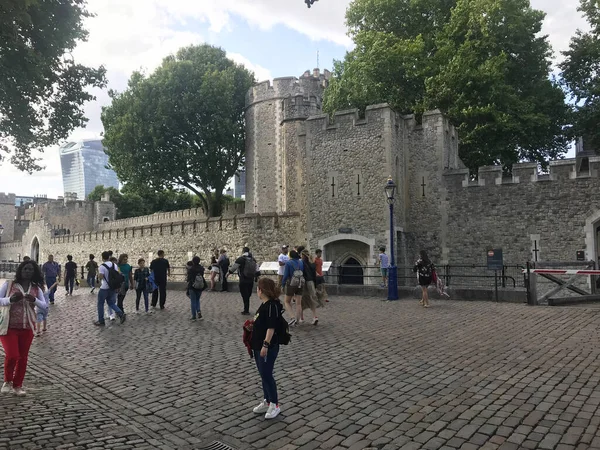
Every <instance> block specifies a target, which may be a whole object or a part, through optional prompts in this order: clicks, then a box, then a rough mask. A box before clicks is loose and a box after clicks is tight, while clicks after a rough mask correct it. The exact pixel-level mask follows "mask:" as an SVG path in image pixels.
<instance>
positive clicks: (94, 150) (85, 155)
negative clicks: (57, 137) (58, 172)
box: [60, 140, 119, 200]
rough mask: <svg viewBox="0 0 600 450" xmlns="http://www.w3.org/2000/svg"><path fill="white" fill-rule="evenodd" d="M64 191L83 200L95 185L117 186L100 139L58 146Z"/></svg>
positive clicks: (116, 180)
mask: <svg viewBox="0 0 600 450" xmlns="http://www.w3.org/2000/svg"><path fill="white" fill-rule="evenodd" d="M60 165H61V167H62V177H63V187H64V192H65V193H71V194H77V199H78V200H85V199H87V196H88V194H89V193H90V192H92V191H93V190H94V188H95V187H96V186H99V185H102V186H104V187H114V188H117V189H118V188H119V180H118V179H117V174H116V173H115V172H114V171H112V170H110V169H107V168H106V166H107V165H108V155H107V154H106V153H104V147H103V145H102V141H101V140H82V141H77V142H68V143H66V144H65V145H63V146H61V147H60Z"/></svg>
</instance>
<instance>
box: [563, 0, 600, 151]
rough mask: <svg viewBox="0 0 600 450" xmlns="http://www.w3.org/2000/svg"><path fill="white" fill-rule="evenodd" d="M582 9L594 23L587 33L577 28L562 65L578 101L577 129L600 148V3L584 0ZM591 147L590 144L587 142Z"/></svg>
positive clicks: (575, 124)
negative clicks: (599, 125)
mask: <svg viewBox="0 0 600 450" xmlns="http://www.w3.org/2000/svg"><path fill="white" fill-rule="evenodd" d="M579 11H581V12H583V14H584V16H585V18H586V19H587V21H588V23H589V24H590V28H591V29H590V31H589V32H587V33H584V32H582V31H581V30H577V32H576V33H575V36H573V38H572V39H571V43H570V45H569V50H567V51H566V52H564V55H565V60H564V61H563V62H562V64H561V65H560V68H561V70H562V77H563V80H564V83H565V86H566V87H567V89H568V90H569V93H570V94H571V96H572V98H573V101H574V102H575V104H576V106H575V114H574V124H573V125H574V126H573V132H574V134H575V135H577V136H584V138H585V141H586V144H589V147H591V148H595V149H596V151H597V152H599V151H600V127H598V124H600V6H599V5H598V3H597V2H596V1H592V0H582V1H581V3H580V6H579ZM586 147H588V145H586Z"/></svg>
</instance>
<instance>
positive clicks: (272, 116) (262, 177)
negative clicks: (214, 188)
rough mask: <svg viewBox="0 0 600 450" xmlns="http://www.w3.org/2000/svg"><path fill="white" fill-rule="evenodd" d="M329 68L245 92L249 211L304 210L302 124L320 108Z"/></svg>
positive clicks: (264, 83) (262, 84)
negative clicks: (300, 133) (299, 131)
mask: <svg viewBox="0 0 600 450" xmlns="http://www.w3.org/2000/svg"><path fill="white" fill-rule="evenodd" d="M329 75H330V73H329V71H325V73H324V74H321V73H320V71H319V69H315V70H314V71H313V72H312V73H311V72H310V71H306V72H305V73H304V74H303V75H302V76H301V77H300V78H299V79H298V78H296V77H287V78H276V79H274V80H273V84H271V83H270V82H268V81H266V82H263V83H259V84H257V85H256V86H254V87H252V89H250V91H249V92H248V94H247V96H246V213H263V212H273V211H276V212H286V211H301V210H302V202H303V199H302V198H301V197H302V196H301V195H300V190H301V187H302V183H303V181H302V179H303V177H302V166H303V164H302V162H303V161H302V157H303V151H304V150H303V149H304V147H303V143H302V142H300V140H301V137H299V136H298V127H300V126H302V125H301V124H302V123H303V122H304V120H306V119H307V118H308V117H309V116H310V115H314V114H318V113H319V112H320V111H321V105H322V101H323V91H324V89H325V87H326V85H327V80H328V78H329Z"/></svg>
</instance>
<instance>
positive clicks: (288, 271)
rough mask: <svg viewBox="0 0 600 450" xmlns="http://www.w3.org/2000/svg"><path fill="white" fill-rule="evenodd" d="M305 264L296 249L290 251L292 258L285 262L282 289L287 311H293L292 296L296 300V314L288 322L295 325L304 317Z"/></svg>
mask: <svg viewBox="0 0 600 450" xmlns="http://www.w3.org/2000/svg"><path fill="white" fill-rule="evenodd" d="M303 272H304V264H303V263H302V261H301V260H300V255H299V254H298V252H297V251H296V250H292V251H291V252H290V259H289V260H288V261H287V262H286V263H285V267H284V270H283V278H282V279H281V290H282V291H283V292H284V293H285V297H284V301H285V308H286V311H293V309H292V298H293V299H294V301H295V302H296V314H295V315H294V317H292V318H291V319H290V321H289V322H288V324H289V325H290V326H292V325H295V324H296V323H298V321H299V320H300V319H301V317H302V291H303V289H304V283H305V279H304V274H303Z"/></svg>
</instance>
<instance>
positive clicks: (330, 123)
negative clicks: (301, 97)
mask: <svg viewBox="0 0 600 450" xmlns="http://www.w3.org/2000/svg"><path fill="white" fill-rule="evenodd" d="M391 111H392V110H391V108H390V106H389V105H388V104H387V103H380V104H378V105H371V106H367V109H366V110H365V117H364V118H361V117H360V113H359V110H358V108H353V109H346V110H343V111H336V112H335V113H334V114H333V117H330V116H329V115H328V114H319V115H317V116H312V117H309V118H308V119H307V121H308V122H309V123H310V126H311V127H314V129H323V130H332V129H336V128H339V127H345V128H348V127H355V126H362V125H366V124H369V123H373V122H376V121H380V120H381V119H382V118H383V114H385V113H386V112H391Z"/></svg>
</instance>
